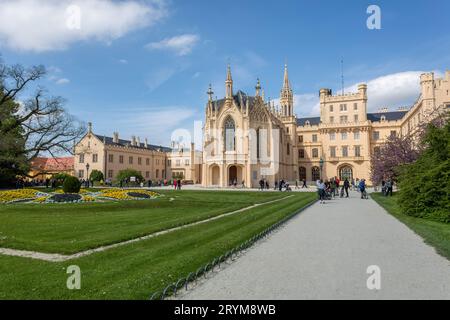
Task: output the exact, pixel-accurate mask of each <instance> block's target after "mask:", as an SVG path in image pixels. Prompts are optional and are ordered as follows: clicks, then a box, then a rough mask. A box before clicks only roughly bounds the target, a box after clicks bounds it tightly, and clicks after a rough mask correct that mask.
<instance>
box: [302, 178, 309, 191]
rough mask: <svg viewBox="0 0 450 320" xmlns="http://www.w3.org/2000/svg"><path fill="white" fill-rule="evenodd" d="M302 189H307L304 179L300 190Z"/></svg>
mask: <svg viewBox="0 0 450 320" xmlns="http://www.w3.org/2000/svg"><path fill="white" fill-rule="evenodd" d="M303 188H306V189H308V186H307V185H306V179H303V185H302V189H303Z"/></svg>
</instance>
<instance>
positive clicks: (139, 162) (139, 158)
mask: <svg viewBox="0 0 450 320" xmlns="http://www.w3.org/2000/svg"><path fill="white" fill-rule="evenodd" d="M141 164H142V158H141V157H138V165H141Z"/></svg>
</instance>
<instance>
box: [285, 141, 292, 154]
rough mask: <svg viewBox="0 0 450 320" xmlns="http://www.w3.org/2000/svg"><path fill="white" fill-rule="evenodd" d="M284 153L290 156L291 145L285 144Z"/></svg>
mask: <svg viewBox="0 0 450 320" xmlns="http://www.w3.org/2000/svg"><path fill="white" fill-rule="evenodd" d="M286 153H287V155H290V154H291V145H290V144H289V143H288V144H287V147H286Z"/></svg>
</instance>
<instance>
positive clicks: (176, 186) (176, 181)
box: [173, 179, 183, 190]
mask: <svg viewBox="0 0 450 320" xmlns="http://www.w3.org/2000/svg"><path fill="white" fill-rule="evenodd" d="M182 185H183V183H182V182H181V179H173V187H174V189H175V190H181V186H182Z"/></svg>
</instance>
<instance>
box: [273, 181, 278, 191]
mask: <svg viewBox="0 0 450 320" xmlns="http://www.w3.org/2000/svg"><path fill="white" fill-rule="evenodd" d="M274 185H275V187H274V188H273V190H277V189H278V181H277V180H275V184H274Z"/></svg>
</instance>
